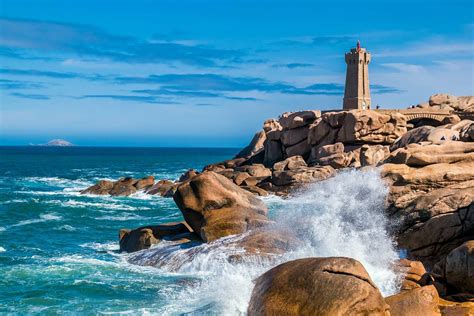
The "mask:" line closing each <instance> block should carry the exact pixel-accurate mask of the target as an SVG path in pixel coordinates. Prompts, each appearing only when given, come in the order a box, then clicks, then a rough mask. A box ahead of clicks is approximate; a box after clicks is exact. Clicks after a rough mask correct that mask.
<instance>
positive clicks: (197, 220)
mask: <svg viewBox="0 0 474 316" xmlns="http://www.w3.org/2000/svg"><path fill="white" fill-rule="evenodd" d="M173 199H174V201H175V202H176V205H177V206H178V207H179V209H180V210H181V212H182V213H183V216H184V219H185V220H186V222H187V223H188V224H189V225H190V226H191V227H192V229H193V230H194V231H195V232H196V233H198V234H199V235H200V236H201V238H202V239H203V240H204V241H207V242H209V241H212V240H216V239H218V238H221V237H224V236H229V235H234V234H240V233H244V232H246V231H248V230H250V229H252V228H255V227H261V226H263V225H264V224H266V223H267V222H268V219H267V212H268V210H267V208H266V206H265V204H264V203H263V202H262V201H261V200H260V199H258V198H257V197H255V196H254V195H253V194H252V193H250V192H248V191H246V190H243V189H241V188H239V187H238V186H237V185H235V184H234V183H233V182H232V181H230V180H229V179H227V178H226V177H224V176H222V175H219V174H217V173H214V172H210V171H208V172H203V173H201V174H199V175H197V176H195V177H193V178H191V179H190V180H188V181H186V182H184V183H182V184H181V185H180V186H178V188H177V190H176V193H175V194H174V195H173Z"/></svg>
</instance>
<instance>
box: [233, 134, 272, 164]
mask: <svg viewBox="0 0 474 316" xmlns="http://www.w3.org/2000/svg"><path fill="white" fill-rule="evenodd" d="M265 140H266V136H265V131H258V132H257V133H255V135H254V136H253V138H252V140H251V141H250V144H248V145H247V147H245V148H244V149H242V150H241V151H240V152H239V153H238V154H237V155H236V156H235V158H250V157H252V156H253V155H255V154H257V153H258V152H260V151H262V150H263V144H264V142H265Z"/></svg>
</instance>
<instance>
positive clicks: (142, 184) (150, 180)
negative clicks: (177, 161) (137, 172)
mask: <svg viewBox="0 0 474 316" xmlns="http://www.w3.org/2000/svg"><path fill="white" fill-rule="evenodd" d="M153 184H155V177H153V176H148V177H144V178H141V179H140V180H138V181H137V182H136V183H135V188H136V189H137V190H144V189H147V188H149V187H151V186H153Z"/></svg>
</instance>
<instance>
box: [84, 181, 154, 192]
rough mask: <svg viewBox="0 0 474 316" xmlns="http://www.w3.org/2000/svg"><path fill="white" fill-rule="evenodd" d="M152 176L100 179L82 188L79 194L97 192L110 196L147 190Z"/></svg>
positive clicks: (151, 182)
mask: <svg viewBox="0 0 474 316" xmlns="http://www.w3.org/2000/svg"><path fill="white" fill-rule="evenodd" d="M154 183H155V178H154V177H153V176H148V177H144V178H141V179H134V178H131V177H126V178H121V179H119V180H117V181H115V182H114V181H108V180H100V181H98V182H97V183H96V184H94V185H93V186H91V187H89V188H87V189H85V190H82V191H81V194H97V195H112V196H128V195H131V194H133V193H135V192H137V191H139V190H147V189H149V188H150V187H152V186H153V184H154Z"/></svg>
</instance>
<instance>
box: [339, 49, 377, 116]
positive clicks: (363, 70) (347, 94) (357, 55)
mask: <svg viewBox="0 0 474 316" xmlns="http://www.w3.org/2000/svg"><path fill="white" fill-rule="evenodd" d="M369 63H370V53H369V52H368V51H366V50H365V48H361V47H360V42H359V41H357V47H356V48H352V49H351V51H350V52H348V53H346V64H347V73H346V87H345V90H344V103H343V109H344V110H354V109H359V110H369V109H370V103H371V102H370V87H369Z"/></svg>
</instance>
